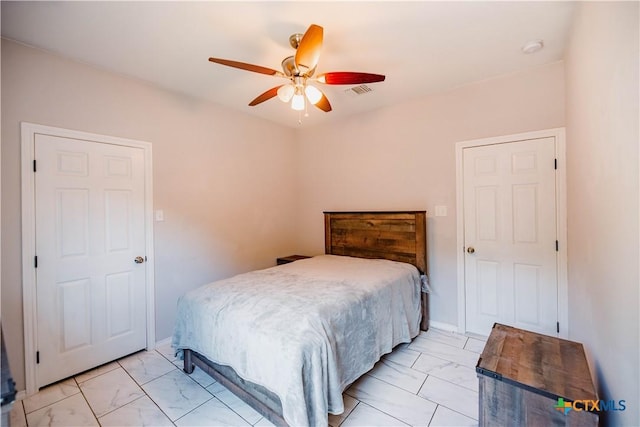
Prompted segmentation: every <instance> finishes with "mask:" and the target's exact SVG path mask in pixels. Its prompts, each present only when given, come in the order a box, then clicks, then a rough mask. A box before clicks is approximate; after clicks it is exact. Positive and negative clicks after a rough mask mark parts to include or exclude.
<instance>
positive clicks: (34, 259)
mask: <svg viewBox="0 0 640 427" xmlns="http://www.w3.org/2000/svg"><path fill="white" fill-rule="evenodd" d="M33 268H38V255H36V256H34V257H33Z"/></svg>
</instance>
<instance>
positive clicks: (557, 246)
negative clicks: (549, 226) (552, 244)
mask: <svg viewBox="0 0 640 427" xmlns="http://www.w3.org/2000/svg"><path fill="white" fill-rule="evenodd" d="M559 248H560V245H559V243H558V241H557V240H556V252H558V251H559V250H560V249H559Z"/></svg>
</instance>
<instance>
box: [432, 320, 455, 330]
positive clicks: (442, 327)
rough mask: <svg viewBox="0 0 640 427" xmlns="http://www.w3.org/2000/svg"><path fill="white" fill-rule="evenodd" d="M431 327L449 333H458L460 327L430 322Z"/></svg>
mask: <svg viewBox="0 0 640 427" xmlns="http://www.w3.org/2000/svg"><path fill="white" fill-rule="evenodd" d="M429 327H433V328H434V329H440V330H441V331H447V332H458V326H457V325H452V324H450V323H444V322H438V321H435V320H429Z"/></svg>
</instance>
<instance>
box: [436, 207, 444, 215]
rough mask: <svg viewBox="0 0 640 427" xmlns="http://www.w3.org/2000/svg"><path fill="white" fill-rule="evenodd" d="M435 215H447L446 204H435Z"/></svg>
mask: <svg viewBox="0 0 640 427" xmlns="http://www.w3.org/2000/svg"><path fill="white" fill-rule="evenodd" d="M435 211H436V216H447V207H446V206H436V209H435Z"/></svg>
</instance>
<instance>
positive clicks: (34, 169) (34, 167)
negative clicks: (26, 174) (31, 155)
mask: <svg viewBox="0 0 640 427" xmlns="http://www.w3.org/2000/svg"><path fill="white" fill-rule="evenodd" d="M33 171H34V172H35V171H36V160H35V159H34V160H33Z"/></svg>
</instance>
